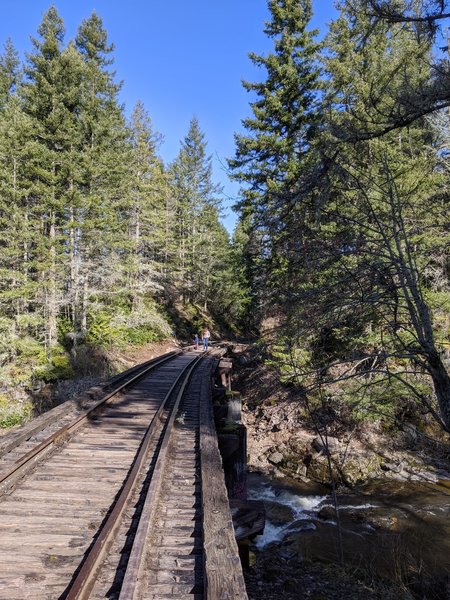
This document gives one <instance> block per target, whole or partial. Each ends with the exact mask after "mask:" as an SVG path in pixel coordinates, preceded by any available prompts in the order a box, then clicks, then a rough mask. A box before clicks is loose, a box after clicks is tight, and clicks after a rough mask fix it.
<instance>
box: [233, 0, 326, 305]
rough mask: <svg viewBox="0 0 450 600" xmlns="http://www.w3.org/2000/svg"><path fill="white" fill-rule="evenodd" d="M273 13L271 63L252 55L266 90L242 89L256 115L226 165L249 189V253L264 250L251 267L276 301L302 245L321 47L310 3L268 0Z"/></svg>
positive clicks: (247, 121) (245, 194)
mask: <svg viewBox="0 0 450 600" xmlns="http://www.w3.org/2000/svg"><path fill="white" fill-rule="evenodd" d="M269 9H270V12H271V16H272V19H271V21H270V22H269V23H267V26H266V29H265V33H266V35H267V36H268V37H270V38H271V39H273V40H274V51H273V53H271V54H269V55H268V56H267V57H264V56H258V55H255V54H250V58H251V59H252V61H253V63H254V64H255V65H257V66H258V67H264V68H265V70H266V71H267V77H266V80H265V81H264V82H262V83H248V82H245V83H244V86H245V88H246V89H247V90H249V91H251V92H254V93H256V95H257V100H256V101H254V102H252V103H251V107H252V110H253V116H252V117H250V118H247V119H245V120H244V121H243V124H244V127H245V128H246V129H247V132H248V133H247V134H246V135H245V134H242V135H241V134H240V135H236V136H235V137H236V157H235V158H234V159H233V160H230V161H229V164H230V167H231V169H232V171H233V175H234V177H235V178H236V179H238V180H239V181H241V182H242V183H243V184H244V188H243V191H242V195H243V200H242V201H241V202H240V204H239V205H238V207H239V208H240V209H241V211H242V213H243V214H245V215H246V217H245V218H246V223H247V227H249V226H250V223H251V228H252V234H251V237H252V246H253V248H255V247H257V246H258V245H259V246H260V250H259V252H260V260H257V259H252V260H254V261H255V260H256V262H255V264H257V263H260V267H261V266H263V270H262V272H261V268H258V271H259V273H260V276H261V275H262V276H263V278H264V279H265V280H266V281H267V283H269V282H270V280H272V281H273V282H274V283H273V285H274V286H275V288H276V290H275V294H274V296H271V299H273V298H275V301H276V302H279V301H280V298H281V299H283V296H284V294H286V295H289V291H288V290H289V285H290V281H291V275H292V268H291V266H292V265H293V264H294V261H295V260H296V256H298V254H299V252H300V251H301V246H302V238H303V231H304V227H305V226H304V220H305V214H304V213H305V210H306V208H305V200H304V196H302V191H303V189H304V188H305V185H306V183H305V181H306V180H307V178H308V174H309V171H310V169H311V167H310V162H311V154H312V153H311V148H312V144H313V140H314V138H315V135H316V131H317V128H318V126H319V122H320V117H319V112H318V95H319V90H320V82H319V75H320V70H319V67H318V64H317V58H318V52H319V49H320V45H319V44H317V43H316V42H315V41H314V37H315V35H316V32H315V31H309V30H308V25H309V22H310V19H311V16H312V10H311V2H310V0H302V1H301V2H298V1H294V0H271V1H270V2H269ZM294 240H295V241H294ZM263 263H266V265H265V266H264V264H263ZM252 287H253V288H254V289H256V288H257V287H258V286H257V285H255V284H253V286H252ZM262 296H266V297H267V294H266V293H265V292H263V294H262Z"/></svg>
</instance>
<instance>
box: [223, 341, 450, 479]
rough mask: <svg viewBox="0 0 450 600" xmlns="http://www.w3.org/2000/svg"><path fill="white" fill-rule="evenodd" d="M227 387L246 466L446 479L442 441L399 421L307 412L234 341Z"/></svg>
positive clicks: (300, 473) (312, 475)
mask: <svg viewBox="0 0 450 600" xmlns="http://www.w3.org/2000/svg"><path fill="white" fill-rule="evenodd" d="M234 358H235V364H236V367H237V368H236V369H235V375H234V381H233V388H234V389H236V390H238V391H240V392H241V394H242V399H243V419H244V423H245V425H246V426H247V428H248V452H249V468H250V470H253V471H259V472H262V473H266V474H270V475H273V476H275V477H279V478H283V477H285V476H289V477H293V478H294V479H298V480H300V481H304V482H309V481H317V482H319V483H323V484H329V483H330V469H329V463H328V459H327V454H328V453H329V454H330V457H331V463H332V469H333V478H334V479H335V481H336V482H337V483H338V484H343V485H346V486H349V487H352V486H355V485H358V484H362V483H366V482H367V481H369V480H372V479H387V480H396V481H422V482H429V483H430V482H431V483H433V482H436V481H437V480H438V479H440V478H448V477H449V476H450V475H449V473H448V460H447V455H448V449H449V447H448V445H446V444H443V443H442V442H441V441H438V440H437V439H436V440H434V439H432V438H430V436H429V435H425V434H423V433H422V432H421V431H420V430H419V429H418V428H417V427H416V426H415V425H414V424H412V423H408V422H403V423H401V424H400V425H399V424H398V423H397V424H396V427H391V428H389V429H387V428H386V426H385V425H383V424H382V423H380V422H379V421H377V420H371V421H366V422H364V423H355V422H352V421H351V419H349V417H348V412H346V414H341V413H340V411H339V409H338V408H336V410H327V412H326V413H322V414H321V413H320V411H317V413H316V415H315V418H314V419H311V418H310V417H311V415H310V412H308V409H307V407H306V404H305V401H304V397H303V395H302V392H301V391H299V390H296V389H294V388H288V387H285V386H283V385H282V384H281V383H280V381H279V376H278V374H277V372H276V371H275V370H274V369H273V368H271V367H269V366H267V365H265V364H264V362H263V361H262V359H261V357H260V356H258V354H257V352H256V350H255V348H253V347H251V346H236V347H235V351H234Z"/></svg>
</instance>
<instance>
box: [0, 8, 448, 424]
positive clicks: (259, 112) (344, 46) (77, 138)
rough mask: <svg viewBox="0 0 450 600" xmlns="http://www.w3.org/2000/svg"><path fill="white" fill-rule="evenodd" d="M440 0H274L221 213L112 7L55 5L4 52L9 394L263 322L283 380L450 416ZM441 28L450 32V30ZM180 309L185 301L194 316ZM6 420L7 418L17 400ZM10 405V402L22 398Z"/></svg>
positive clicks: (1, 128)
mask: <svg viewBox="0 0 450 600" xmlns="http://www.w3.org/2000/svg"><path fill="white" fill-rule="evenodd" d="M445 4H446V3H442V2H431V1H430V2H423V3H420V6H419V5H418V4H417V3H415V2H408V1H406V0H402V1H400V2H392V3H391V2H377V1H376V0H366V1H364V0H352V1H351V0H345V1H342V2H340V3H339V5H338V8H339V16H338V18H337V19H335V20H334V21H333V22H332V23H331V25H330V28H329V32H328V33H327V35H326V36H325V37H324V38H323V39H321V40H319V39H318V35H317V32H316V31H314V30H313V29H311V27H310V22H311V18H312V3H311V1H310V0H301V1H296V0H270V1H269V2H268V7H269V10H270V15H271V19H270V20H269V21H268V22H267V23H266V26H265V34H266V35H267V37H268V38H269V39H270V40H271V43H272V51H271V52H270V53H268V54H267V55H257V54H255V53H250V59H251V61H252V62H253V63H254V64H255V65H256V66H257V67H259V69H260V73H261V80H260V81H257V82H244V86H245V88H246V89H247V90H248V92H249V104H250V111H251V116H248V117H247V118H244V120H243V127H244V129H243V132H241V133H239V134H236V136H235V138H236V151H235V155H234V156H233V157H229V160H228V167H229V174H230V177H232V178H233V179H234V180H236V181H238V182H240V184H241V194H240V199H239V201H238V202H237V205H236V207H235V209H236V211H237V212H238V215H239V222H238V225H237V227H236V230H235V233H234V235H233V239H231V240H230V238H229V235H228V233H227V231H226V229H225V227H224V226H223V224H222V222H221V211H222V208H221V203H222V198H223V196H222V190H221V189H220V186H217V185H215V184H214V183H213V177H212V163H211V157H210V156H209V155H208V152H207V140H206V139H205V135H204V134H203V132H202V130H201V124H200V123H199V122H198V120H197V119H196V118H195V117H193V118H192V120H191V123H190V126H189V130H188V131H187V133H186V136H185V138H184V139H183V140H182V142H181V144H180V149H179V154H178V156H177V157H176V159H175V160H174V161H173V162H172V163H171V164H164V162H163V161H162V159H161V158H160V156H159V154H158V148H159V144H160V142H161V134H159V133H158V132H156V131H154V130H153V128H152V122H151V118H150V116H149V115H148V113H147V111H146V109H145V107H144V105H143V104H142V103H140V102H139V103H138V104H137V105H136V106H135V107H134V109H133V111H132V112H131V114H130V116H128V115H127V113H126V111H125V107H124V106H122V105H121V104H120V102H119V99H118V94H119V91H120V87H121V85H122V84H120V83H118V82H117V79H116V74H115V72H114V71H113V67H112V65H113V61H114V59H113V45H112V44H111V43H110V41H109V40H108V35H107V32H106V30H105V28H104V26H103V23H102V20H101V18H100V17H99V16H98V15H97V14H96V13H94V14H92V15H91V17H89V18H88V19H86V20H85V21H83V22H82V23H81V24H80V26H79V28H78V32H77V34H76V37H75V39H73V40H69V41H66V40H65V38H64V23H63V21H62V18H61V17H60V16H59V14H58V11H57V9H56V8H55V7H51V8H50V9H49V10H48V11H47V13H46V14H45V15H44V17H43V20H42V22H41V24H40V26H39V29H38V31H37V35H36V37H33V38H32V43H33V50H32V52H31V53H30V54H29V55H27V56H26V57H25V59H24V60H23V61H22V60H21V59H20V57H19V56H18V53H17V52H16V50H15V49H14V46H13V43H12V42H11V41H9V40H8V41H7V42H6V44H5V48H4V52H3V54H2V55H1V58H0V247H1V253H0V272H1V280H2V286H1V290H0V329H1V341H0V373H1V378H2V389H1V390H0V392H1V396H0V402H1V404H2V406H3V405H8V403H9V402H10V401H12V399H13V398H14V390H17V389H25V390H26V389H29V388H30V387H32V386H33V382H35V381H38V380H41V381H47V382H48V381H55V380H58V379H64V378H69V377H73V376H74V375H75V374H76V373H78V372H83V369H86V367H87V366H88V365H89V363H90V360H91V355H92V352H93V349H96V350H99V349H100V350H102V349H103V350H105V349H109V348H118V349H120V348H124V347H126V346H127V345H142V344H145V343H148V342H151V341H155V340H161V339H165V338H167V337H170V336H171V335H173V334H176V335H178V336H180V337H181V338H183V336H184V337H185V338H186V339H189V337H190V336H191V334H192V333H193V332H195V331H196V330H198V329H199V328H200V327H201V326H202V324H204V323H208V324H209V326H210V327H211V328H213V330H214V333H215V335H216V337H220V336H221V335H223V336H228V337H229V336H235V337H236V336H237V337H239V336H241V337H247V338H251V339H253V340H256V341H257V342H258V344H259V347H260V348H261V352H262V353H263V355H264V356H265V360H266V361H267V363H268V364H271V365H273V366H274V367H275V368H276V369H277V372H278V373H279V374H280V377H281V379H282V381H283V383H284V384H286V385H287V386H296V387H297V388H298V389H301V390H302V393H304V394H305V397H306V398H309V399H310V401H311V402H313V403H314V402H316V403H317V402H321V403H322V404H323V403H325V404H326V403H328V402H332V403H333V406H336V405H337V406H342V407H346V408H347V409H348V410H350V411H351V414H352V419H354V420H355V421H360V420H365V419H367V418H377V419H381V420H383V419H387V420H389V419H392V418H394V417H395V415H396V414H397V412H398V411H399V410H405V406H409V405H410V404H412V405H414V406H415V407H418V409H419V411H421V414H424V415H427V418H428V417H430V418H431V419H432V420H433V422H434V423H435V424H436V425H437V426H438V428H440V429H441V430H442V431H444V432H449V431H450V377H449V373H448V360H449V352H450V337H449V335H450V332H449V326H450V316H449V311H450V291H449V275H450V259H449V255H448V248H449V241H450V224H449V211H448V201H449V194H448V184H449V178H450V172H449V167H450V163H449V142H450V138H449V135H450V134H449V131H450V127H449V126H450V120H449V119H450V117H449V112H448V105H449V104H450V90H449V86H448V81H449V79H448V72H449V59H448V53H449V50H448V47H447V46H446V45H445V44H446V43H447V41H446V39H445V35H444V33H445V32H444V28H443V23H444V19H445V18H446V17H448V14H447V13H446V8H445ZM441 43H442V44H444V45H443V46H441V45H440V44H441ZM180 315H181V316H180ZM6 421H7V422H6V424H11V418H9V420H8V419H6ZM12 422H15V421H14V417H12Z"/></svg>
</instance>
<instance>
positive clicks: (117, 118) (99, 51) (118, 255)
mask: <svg viewBox="0 0 450 600" xmlns="http://www.w3.org/2000/svg"><path fill="white" fill-rule="evenodd" d="M76 47H77V49H78V51H79V53H80V54H81V56H82V58H83V63H84V68H83V76H82V83H81V95H82V96H81V103H80V112H79V129H80V137H81V142H80V143H81V148H82V151H81V154H80V157H79V162H80V168H81V171H82V175H81V178H82V185H81V187H80V192H81V205H80V206H79V207H74V217H73V227H72V229H73V243H72V246H73V248H74V251H73V256H74V260H73V264H72V267H71V271H72V275H71V282H72V283H71V288H72V298H73V302H74V304H75V306H76V311H75V315H74V326H75V329H76V330H77V331H79V332H80V333H81V335H83V336H84V335H85V334H86V331H87V327H88V323H87V320H88V312H89V306H88V305H89V303H90V301H91V300H92V302H93V303H94V305H96V306H102V305H108V304H109V303H111V301H112V298H113V293H112V292H113V288H114V286H115V285H116V284H118V282H119V281H120V280H121V278H122V272H123V271H124V268H125V267H124V265H122V264H121V260H122V256H123V250H125V249H127V248H129V241H128V240H127V235H128V228H129V223H128V221H127V219H126V218H123V217H124V215H126V209H127V195H128V193H129V189H128V188H127V183H126V181H127V179H126V174H127V170H128V161H129V160H130V147H129V143H128V141H127V137H128V134H127V130H126V124H125V119H124V116H123V110H122V107H121V106H120V105H119V102H118V93H119V90H120V87H121V86H120V84H117V83H115V81H114V75H115V74H114V72H111V71H110V68H109V67H110V65H111V64H112V62H113V59H112V57H111V53H112V51H113V45H110V44H109V43H108V39H107V33H106V31H105V29H104V27H103V23H102V20H101V19H100V18H99V17H98V15H96V13H93V14H92V15H91V17H90V18H89V19H87V20H85V21H83V22H82V24H81V25H80V27H79V30H78V34H77V36H76Z"/></svg>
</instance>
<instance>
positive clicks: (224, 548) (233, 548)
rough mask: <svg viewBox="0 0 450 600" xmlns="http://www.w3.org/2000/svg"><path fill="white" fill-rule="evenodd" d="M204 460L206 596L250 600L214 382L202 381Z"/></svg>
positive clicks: (203, 500) (201, 416)
mask: <svg viewBox="0 0 450 600" xmlns="http://www.w3.org/2000/svg"><path fill="white" fill-rule="evenodd" d="M200 457H201V458H200V460H201V474H202V477H201V478H202V482H203V489H202V507H203V530H204V582H205V583H204V585H205V590H204V597H205V599H206V600H232V599H233V600H246V599H247V598H248V596H247V591H246V589H245V581H244V576H243V574H242V567H241V562H240V558H239V551H238V546H237V543H236V539H235V535H234V529H233V521H232V518H231V513H230V507H229V504H228V496H227V491H226V487H225V479H224V474H223V470H222V461H221V458H220V453H219V447H218V443H217V435H216V430H215V427H214V422H213V413H212V401H211V382H210V380H209V379H208V378H205V379H204V381H203V382H202V409H201V412H200Z"/></svg>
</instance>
